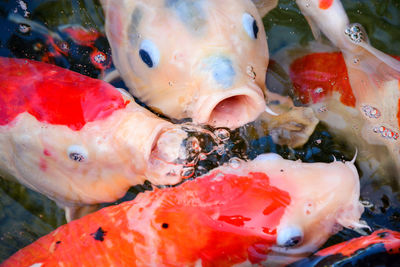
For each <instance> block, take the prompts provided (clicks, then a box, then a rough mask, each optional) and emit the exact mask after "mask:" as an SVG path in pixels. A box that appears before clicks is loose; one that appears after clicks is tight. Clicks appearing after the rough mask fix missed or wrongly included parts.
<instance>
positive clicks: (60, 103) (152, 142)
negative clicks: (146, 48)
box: [0, 57, 186, 220]
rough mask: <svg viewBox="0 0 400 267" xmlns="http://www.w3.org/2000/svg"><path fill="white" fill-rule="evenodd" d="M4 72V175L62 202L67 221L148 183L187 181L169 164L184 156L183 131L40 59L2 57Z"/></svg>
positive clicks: (0, 139)
mask: <svg viewBox="0 0 400 267" xmlns="http://www.w3.org/2000/svg"><path fill="white" fill-rule="evenodd" d="M0 69H1V70H2V71H1V73H0V81H1V82H0V147H1V152H0V171H1V173H2V174H3V175H2V176H11V177H14V178H16V179H17V180H18V181H19V182H20V183H22V184H24V185H25V186H27V187H29V188H31V189H33V190H35V191H37V192H40V193H42V194H44V195H46V196H48V197H49V198H51V199H53V200H54V201H56V202H57V203H58V204H59V205H60V206H61V207H64V208H66V211H67V214H66V215H67V219H68V220H70V219H72V218H76V217H77V216H79V215H78V213H77V212H78V211H79V210H80V207H81V206H82V205H90V204H95V203H100V202H110V201H115V200H117V199H118V198H120V197H122V196H123V195H124V194H125V193H126V191H127V190H128V188H129V187H130V186H132V185H136V184H141V183H143V182H144V181H145V180H148V181H150V182H151V183H154V184H175V183H178V182H179V181H180V180H181V177H180V175H179V168H180V167H179V166H180V165H179V164H176V166H175V165H170V164H167V163H165V162H164V161H163V160H165V159H167V160H171V161H173V159H170V158H171V157H173V155H175V154H176V155H177V157H178V156H179V155H180V154H179V153H178V152H179V151H178V150H179V149H180V143H181V142H182V141H183V140H184V138H186V135H185V132H184V131H183V130H180V126H175V125H173V124H171V123H170V122H167V121H164V120H162V119H160V118H158V117H157V116H155V115H154V114H152V113H151V112H149V111H147V110H145V109H144V108H142V107H141V106H139V105H138V104H136V103H135V101H134V100H133V98H132V97H131V96H129V94H127V93H123V92H122V91H119V90H117V89H116V88H114V87H113V86H111V85H110V84H108V83H106V82H103V81H101V80H96V79H92V78H89V77H87V76H84V75H81V74H78V73H75V72H72V71H69V70H66V69H63V68H60V67H57V66H54V65H50V64H46V63H42V62H35V61H31V60H24V59H14V58H3V57H0ZM174 142H175V143H174ZM168 144H169V145H168ZM176 151H178V152H176ZM165 155H167V156H165ZM168 157H169V158H168ZM171 166H173V168H175V167H177V169H170V168H172V167H171ZM172 170H175V174H174V173H173V172H172ZM176 173H177V174H176Z"/></svg>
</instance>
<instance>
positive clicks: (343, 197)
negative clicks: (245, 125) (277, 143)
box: [251, 154, 365, 262]
mask: <svg viewBox="0 0 400 267" xmlns="http://www.w3.org/2000/svg"><path fill="white" fill-rule="evenodd" d="M353 163H354V162H341V161H336V160H335V161H334V162H332V163H302V162H300V161H296V162H291V161H288V160H284V159H282V158H281V157H280V156H277V155H275V154H264V155H261V156H259V157H257V158H256V159H255V160H254V161H253V162H252V164H255V166H254V165H253V166H252V167H251V168H252V169H255V167H256V166H257V165H259V164H261V165H262V166H263V168H266V169H268V171H269V172H268V174H269V177H270V179H271V185H274V186H276V187H277V188H279V189H281V190H285V191H286V192H289V194H290V198H291V203H290V205H288V207H287V208H286V210H285V213H284V214H283V216H282V218H281V219H280V221H279V226H278V227H277V236H276V245H275V246H274V247H273V248H272V252H271V253H270V255H269V256H270V259H271V260H272V261H276V262H281V260H284V261H286V259H287V258H288V257H289V258H291V259H296V258H299V257H300V258H301V257H303V256H304V255H305V254H309V253H311V252H313V251H314V250H316V249H317V248H318V247H319V246H321V245H322V244H323V243H324V242H325V241H326V240H327V239H328V237H330V236H331V235H333V234H335V233H336V232H338V231H339V230H341V229H342V228H343V227H347V228H357V227H365V226H364V225H363V224H361V223H360V222H359V219H360V216H361V214H362V212H363V210H364V208H363V206H362V205H361V204H360V202H359V194H360V185H359V176H358V174H357V169H356V168H355V166H354V164H353Z"/></svg>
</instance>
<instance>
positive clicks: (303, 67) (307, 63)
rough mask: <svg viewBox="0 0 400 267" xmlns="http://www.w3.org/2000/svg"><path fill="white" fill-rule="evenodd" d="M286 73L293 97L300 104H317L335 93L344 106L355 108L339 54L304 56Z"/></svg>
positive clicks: (354, 100)
mask: <svg viewBox="0 0 400 267" xmlns="http://www.w3.org/2000/svg"><path fill="white" fill-rule="evenodd" d="M289 72H290V78H291V79H292V82H293V87H294V90H295V93H296V94H297V96H298V97H299V98H300V101H301V102H302V103H304V104H308V103H318V102H320V101H323V99H324V98H325V97H327V96H331V95H332V94H333V92H338V93H339V94H340V101H341V102H342V103H343V104H344V105H346V106H350V107H355V105H356V99H355V96H354V94H353V91H352V89H351V86H350V83H349V77H348V73H347V68H346V64H345V62H344V59H343V55H342V53H340V52H333V53H328V52H325V53H313V54H309V55H306V56H304V57H301V58H298V59H296V60H295V61H294V62H293V63H292V64H291V65H290V71H289Z"/></svg>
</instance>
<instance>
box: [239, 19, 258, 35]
mask: <svg viewBox="0 0 400 267" xmlns="http://www.w3.org/2000/svg"><path fill="white" fill-rule="evenodd" d="M242 24H243V28H244V30H245V31H246V33H247V34H248V35H249V36H250V37H251V38H252V39H254V40H255V39H257V35H258V31H259V28H258V25H257V21H256V20H255V18H254V17H253V16H252V15H250V14H249V13H244V14H243V16H242Z"/></svg>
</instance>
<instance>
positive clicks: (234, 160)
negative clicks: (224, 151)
mask: <svg viewBox="0 0 400 267" xmlns="http://www.w3.org/2000/svg"><path fill="white" fill-rule="evenodd" d="M240 164H241V160H240V159H238V158H236V157H234V158H231V159H230V160H229V166H230V167H231V168H232V169H238V168H239V167H240Z"/></svg>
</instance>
